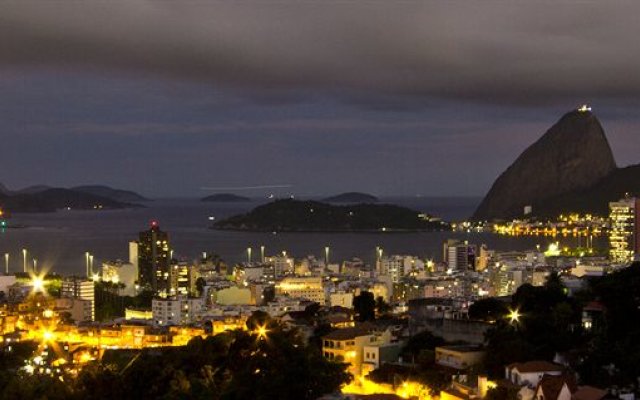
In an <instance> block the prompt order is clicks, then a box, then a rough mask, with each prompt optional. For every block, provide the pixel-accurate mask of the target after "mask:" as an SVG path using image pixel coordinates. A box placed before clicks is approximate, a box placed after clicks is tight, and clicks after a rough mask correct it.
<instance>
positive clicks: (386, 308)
mask: <svg viewBox="0 0 640 400" xmlns="http://www.w3.org/2000/svg"><path fill="white" fill-rule="evenodd" d="M392 309H393V307H391V305H390V304H389V303H387V302H386V301H384V298H383V297H382V296H378V297H377V298H376V311H377V312H378V315H382V314H386V313H388V312H390V311H391V310H392Z"/></svg>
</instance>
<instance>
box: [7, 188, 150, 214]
mask: <svg viewBox="0 0 640 400" xmlns="http://www.w3.org/2000/svg"><path fill="white" fill-rule="evenodd" d="M136 207H140V205H137V204H132V203H125V202H120V201H116V200H113V199H110V198H107V197H102V196H96V195H93V194H89V193H84V192H79V191H75V190H70V189H64V188H53V189H46V190H43V191H40V192H37V193H29V194H24V193H23V194H15V195H6V194H2V195H0V208H3V209H4V210H5V211H6V212H8V213H41V212H54V211H57V210H62V209H71V210H117V209H123V208H136Z"/></svg>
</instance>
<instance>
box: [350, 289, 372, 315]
mask: <svg viewBox="0 0 640 400" xmlns="http://www.w3.org/2000/svg"><path fill="white" fill-rule="evenodd" d="M353 308H354V310H355V312H356V319H357V320H358V321H360V322H364V321H373V320H375V319H376V301H375V300H374V298H373V293H371V292H368V291H366V290H365V291H363V292H361V293H360V294H359V295H358V296H356V297H354V298H353Z"/></svg>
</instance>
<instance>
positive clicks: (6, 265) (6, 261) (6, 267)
mask: <svg viewBox="0 0 640 400" xmlns="http://www.w3.org/2000/svg"><path fill="white" fill-rule="evenodd" d="M4 274H5V275H9V253H4Z"/></svg>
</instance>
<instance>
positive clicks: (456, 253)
mask: <svg viewBox="0 0 640 400" xmlns="http://www.w3.org/2000/svg"><path fill="white" fill-rule="evenodd" d="M477 252H478V251H477V246H475V245H472V244H469V242H467V241H464V242H460V241H459V240H455V239H450V240H447V241H446V242H445V243H444V248H443V260H444V262H445V264H447V266H448V268H449V269H450V270H452V271H465V270H473V269H475V265H476V254H477Z"/></svg>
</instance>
